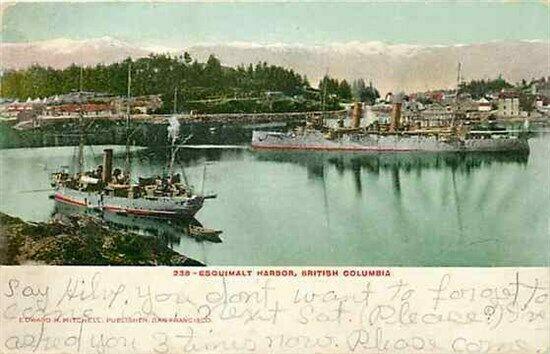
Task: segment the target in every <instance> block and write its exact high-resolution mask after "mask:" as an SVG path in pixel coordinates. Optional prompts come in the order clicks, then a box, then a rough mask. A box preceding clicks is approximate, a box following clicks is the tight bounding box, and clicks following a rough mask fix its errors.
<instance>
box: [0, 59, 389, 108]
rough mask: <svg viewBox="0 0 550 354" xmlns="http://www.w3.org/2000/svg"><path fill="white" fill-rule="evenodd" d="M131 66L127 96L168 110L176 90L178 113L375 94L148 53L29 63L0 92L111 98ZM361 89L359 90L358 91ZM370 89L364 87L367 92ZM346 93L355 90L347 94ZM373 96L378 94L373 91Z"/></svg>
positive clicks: (269, 69) (310, 104) (325, 102)
mask: <svg viewBox="0 0 550 354" xmlns="http://www.w3.org/2000/svg"><path fill="white" fill-rule="evenodd" d="M130 65H131V70H132V95H133V96H143V95H156V94H160V95H161V97H162V101H163V105H162V107H161V108H160V109H159V110H158V112H156V113H171V112H172V111H173V108H174V97H175V96H176V94H175V92H177V97H178V98H177V103H178V104H177V110H178V112H183V111H186V112H189V111H193V112H196V113H278V112H308V111H319V110H323V109H325V110H339V109H341V108H342V107H341V105H340V103H342V102H347V101H350V100H351V99H352V96H357V98H360V99H361V100H362V101H365V99H366V98H367V97H369V98H371V96H372V97H374V98H376V95H378V92H377V91H376V89H374V88H373V87H372V86H370V87H366V85H365V83H364V81H362V80H360V81H357V82H355V83H354V85H353V88H352V85H350V84H349V83H348V82H347V81H346V80H341V81H339V80H337V79H334V78H330V77H329V76H328V75H327V76H325V77H324V78H323V79H322V80H321V81H320V82H319V84H318V89H316V88H313V87H312V86H311V85H310V83H309V81H308V79H307V77H306V76H302V75H300V74H298V73H296V72H294V70H292V69H287V68H283V67H280V66H275V65H268V64H267V63H266V62H260V63H257V64H256V65H253V64H249V65H248V66H246V65H239V66H237V67H235V68H233V67H226V66H222V64H221V62H220V60H219V59H218V58H216V57H215V56H214V55H210V56H209V58H208V60H207V61H206V62H204V63H201V62H199V61H197V60H196V59H193V58H191V56H190V55H189V53H187V52H184V53H183V54H181V55H169V54H150V55H149V56H148V57H144V58H139V59H136V60H133V59H131V58H127V59H125V60H124V61H122V62H119V63H113V64H109V65H104V64H98V65H95V66H87V67H83V68H82V82H81V81H80V78H81V68H80V67H79V66H77V65H76V64H73V65H71V66H69V67H67V68H64V69H54V68H51V67H42V66H40V65H34V66H31V67H29V68H26V69H20V70H7V71H6V72H4V74H3V76H2V85H1V91H0V96H1V97H3V98H10V99H18V100H20V101H22V100H27V99H28V98H31V99H35V98H44V97H52V96H55V95H61V94H65V93H68V92H71V91H77V90H80V89H82V90H83V91H93V92H101V93H106V94H109V95H115V96H125V95H126V94H127V76H128V68H129V66H130ZM361 90H362V91H361ZM369 90H370V91H369ZM352 91H356V92H353V93H355V94H354V95H352ZM378 96H379V95H378Z"/></svg>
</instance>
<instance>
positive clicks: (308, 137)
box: [251, 131, 529, 152]
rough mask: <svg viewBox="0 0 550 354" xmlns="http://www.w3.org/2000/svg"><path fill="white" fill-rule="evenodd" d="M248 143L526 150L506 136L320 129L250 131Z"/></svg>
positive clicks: (401, 149) (384, 148) (317, 147)
mask: <svg viewBox="0 0 550 354" xmlns="http://www.w3.org/2000/svg"><path fill="white" fill-rule="evenodd" d="M251 145H252V147H253V148H254V149H288V150H290V149H296V150H349V151H378V152H407V151H430V152H464V151H488V152H498V151H529V144H528V142H527V138H524V137H517V136H509V135H494V136H485V137H476V138H466V139H461V140H458V139H457V140H444V139H441V138H437V137H436V136H425V135H406V134H384V135H382V134H369V133H350V134H344V135H342V136H340V137H337V138H334V139H328V138H326V137H325V135H324V134H323V133H322V132H320V131H309V132H304V133H300V134H297V133H295V132H289V133H280V132H266V131H254V132H253V134H252V144H251Z"/></svg>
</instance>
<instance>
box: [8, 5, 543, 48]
mask: <svg viewBox="0 0 550 354" xmlns="http://www.w3.org/2000/svg"><path fill="white" fill-rule="evenodd" d="M1 25H2V31H1V35H2V41H3V42H34V41H43V40H50V39H57V38H68V39H75V40H84V39H90V38H99V37H105V36H109V37H113V38H117V39H120V40H123V41H129V42H140V43H146V44H150V45H163V46H167V47H181V46H186V45H195V44H202V43H208V44H213V43H215V44H223V43H228V42H247V43H258V44H272V43H285V44H304V45H323V44H327V43H342V42H351V41H361V42H368V41H381V42H385V43H389V44H400V43H406V44H426V45H456V44H471V43H484V42H491V41H511V40H542V41H548V40H549V38H548V37H549V31H550V30H549V6H548V5H547V4H546V5H545V4H544V3H543V2H540V1H528V2H517V1H514V2H510V1H508V2H495V1H493V2H486V1H483V2H482V1H445V2H433V1H425V2H418V1H409V2H395V1H392V2H362V3H358V2H305V3H304V2H299V3H298V2H277V3H273V2H270V3H265V2H264V3H242V2H241V3H235V2H233V3H219V2H207V3H196V2H191V3H151V2H148V3H17V4H14V5H12V6H8V7H5V8H4V10H3V14H2V22H1Z"/></svg>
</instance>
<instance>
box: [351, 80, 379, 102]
mask: <svg viewBox="0 0 550 354" xmlns="http://www.w3.org/2000/svg"><path fill="white" fill-rule="evenodd" d="M352 92H353V97H354V99H356V100H358V101H361V102H367V103H368V104H374V103H375V102H376V99H377V98H380V92H378V90H377V89H376V88H375V87H374V86H373V85H372V82H369V86H366V84H365V80H363V79H359V80H355V81H354V82H353V88H352Z"/></svg>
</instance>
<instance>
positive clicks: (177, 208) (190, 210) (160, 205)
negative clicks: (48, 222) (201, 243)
mask: <svg viewBox="0 0 550 354" xmlns="http://www.w3.org/2000/svg"><path fill="white" fill-rule="evenodd" d="M54 199H55V201H56V202H57V203H64V204H69V205H73V206H78V207H83V208H86V209H90V210H92V211H97V212H103V213H116V214H119V215H131V216H137V217H148V218H170V219H174V218H190V217H193V216H194V215H195V214H196V213H197V212H198V211H199V210H200V209H201V208H202V205H203V202H204V198H203V197H201V196H193V197H190V198H180V199H177V200H176V199H174V198H167V197H154V198H135V199H131V198H123V197H114V196H107V195H104V194H101V193H94V192H85V191H78V190H74V189H70V188H64V187H61V188H58V189H56V191H55V193H54Z"/></svg>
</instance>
